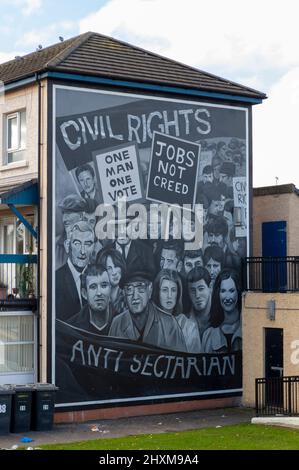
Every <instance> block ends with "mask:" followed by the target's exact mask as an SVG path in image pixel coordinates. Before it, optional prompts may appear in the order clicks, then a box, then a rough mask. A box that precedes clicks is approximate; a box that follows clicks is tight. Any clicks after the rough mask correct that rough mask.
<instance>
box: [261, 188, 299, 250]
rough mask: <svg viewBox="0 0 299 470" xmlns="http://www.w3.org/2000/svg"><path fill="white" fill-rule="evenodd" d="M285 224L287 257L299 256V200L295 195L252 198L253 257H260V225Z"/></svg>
mask: <svg viewBox="0 0 299 470" xmlns="http://www.w3.org/2000/svg"><path fill="white" fill-rule="evenodd" d="M279 220H285V221H286V222H287V255H288V256H298V255H299V238H298V231H299V198H298V196H297V195H296V194H295V193H286V194H269V195H263V196H254V197H253V221H254V223H253V256H261V255H262V223H263V222H273V221H279Z"/></svg>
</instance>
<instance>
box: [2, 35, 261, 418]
mask: <svg viewBox="0 0 299 470" xmlns="http://www.w3.org/2000/svg"><path fill="white" fill-rule="evenodd" d="M0 79H1V80H2V81H3V84H4V87H3V96H2V97H1V98H2V101H1V113H0V114H1V116H0V119H1V121H0V124H1V126H2V129H3V139H2V142H1V155H2V166H1V167H0V230H1V233H2V234H3V236H2V237H1V239H2V240H3V242H2V243H3V246H2V247H1V253H2V254H1V257H0V261H1V263H0V266H1V271H0V273H1V276H2V277H1V280H2V284H3V286H4V287H3V289H4V293H3V299H2V300H1V301H0V302H1V307H2V311H1V313H0V332H1V341H2V344H1V347H2V354H1V358H0V359H1V363H0V382H2V383H8V382H10V383H12V382H13V383H18V382H19V383H26V382H28V381H30V382H32V381H43V382H51V383H55V384H56V385H57V386H58V387H59V391H58V392H57V395H56V411H57V418H56V419H57V420H61V421H62V420H64V419H71V418H70V415H69V414H68V413H67V412H68V411H72V412H74V413H73V414H72V416H73V417H74V416H77V415H76V411H80V410H85V411H84V413H83V414H82V415H81V416H84V417H85V418H87V417H96V416H101V414H100V413H101V410H103V409H105V410H109V409H110V410H112V411H111V415H112V414H113V413H114V415H118V416H121V415H122V414H123V413H126V414H128V413H132V414H134V412H137V410H138V409H139V410H140V409H142V410H143V412H144V413H146V412H154V410H157V409H158V407H159V406H160V408H159V410H161V409H162V410H165V411H167V410H171V409H177V406H178V403H179V404H180V405H179V406H181V407H183V408H181V409H191V408H192V407H193V408H194V407H203V406H206V407H207V406H216V405H217V404H218V405H219V404H222V405H231V404H233V403H236V401H237V400H239V399H240V396H241V394H242V328H241V260H242V258H244V257H248V256H250V255H251V252H250V246H251V231H252V222H251V220H252V219H251V211H252V209H251V197H252V189H251V187H252V136H251V119H252V115H251V108H252V106H253V105H255V104H258V103H261V102H262V100H263V99H264V98H266V96H265V95H264V94H263V93H260V92H258V91H256V90H253V89H250V88H248V87H244V86H242V85H239V84H236V83H233V82H231V81H229V80H225V79H223V78H220V77H216V76H214V75H211V74H209V73H206V72H202V71H199V70H196V69H194V68H191V67H189V66H186V65H183V64H180V63H178V62H175V61H173V60H170V59H167V58H165V57H161V56H159V55H157V54H153V53H150V52H148V51H144V50H142V49H140V48H137V47H134V46H131V45H129V44H126V43H123V42H121V41H117V40H114V39H112V38H108V37H105V36H102V35H100V34H96V33H85V34H83V35H80V36H78V37H75V38H72V39H69V40H67V41H63V42H60V43H58V44H56V45H53V46H51V47H48V48H45V49H41V50H39V51H36V52H34V53H32V54H28V55H26V56H24V57H18V58H16V59H15V60H13V61H11V62H8V63H5V64H2V65H0ZM12 330H13V333H12ZM12 338H13V341H12ZM10 343H13V344H10ZM161 404H163V406H162V408H161ZM140 407H141V408H140ZM124 410H125V411H124ZM134 410H135V411H134ZM139 412H140V411H139ZM96 413H98V414H96ZM74 419H75V418H74Z"/></svg>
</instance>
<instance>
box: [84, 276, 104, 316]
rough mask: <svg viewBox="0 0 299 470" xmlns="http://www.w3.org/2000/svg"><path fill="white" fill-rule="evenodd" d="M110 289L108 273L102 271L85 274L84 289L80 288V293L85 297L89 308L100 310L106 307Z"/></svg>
mask: <svg viewBox="0 0 299 470" xmlns="http://www.w3.org/2000/svg"><path fill="white" fill-rule="evenodd" d="M110 290H111V285H110V281H109V277H108V273H107V271H104V272H103V273H102V274H99V275H98V276H87V278H86V289H82V294H83V296H84V297H86V299H87V302H88V305H89V307H90V308H91V310H93V311H96V312H102V311H105V310H107V308H108V304H109V297H110Z"/></svg>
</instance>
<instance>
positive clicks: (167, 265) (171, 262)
mask: <svg viewBox="0 0 299 470" xmlns="http://www.w3.org/2000/svg"><path fill="white" fill-rule="evenodd" d="M178 265H179V259H178V257H177V254H176V251H175V250H169V249H167V248H163V249H162V252H161V258H160V268H161V269H171V270H172V271H177V270H178Z"/></svg>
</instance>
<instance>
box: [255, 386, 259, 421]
mask: <svg viewBox="0 0 299 470" xmlns="http://www.w3.org/2000/svg"><path fill="white" fill-rule="evenodd" d="M258 393H259V388H258V379H255V414H256V415H257V416H258V415H259V396H258Z"/></svg>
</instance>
